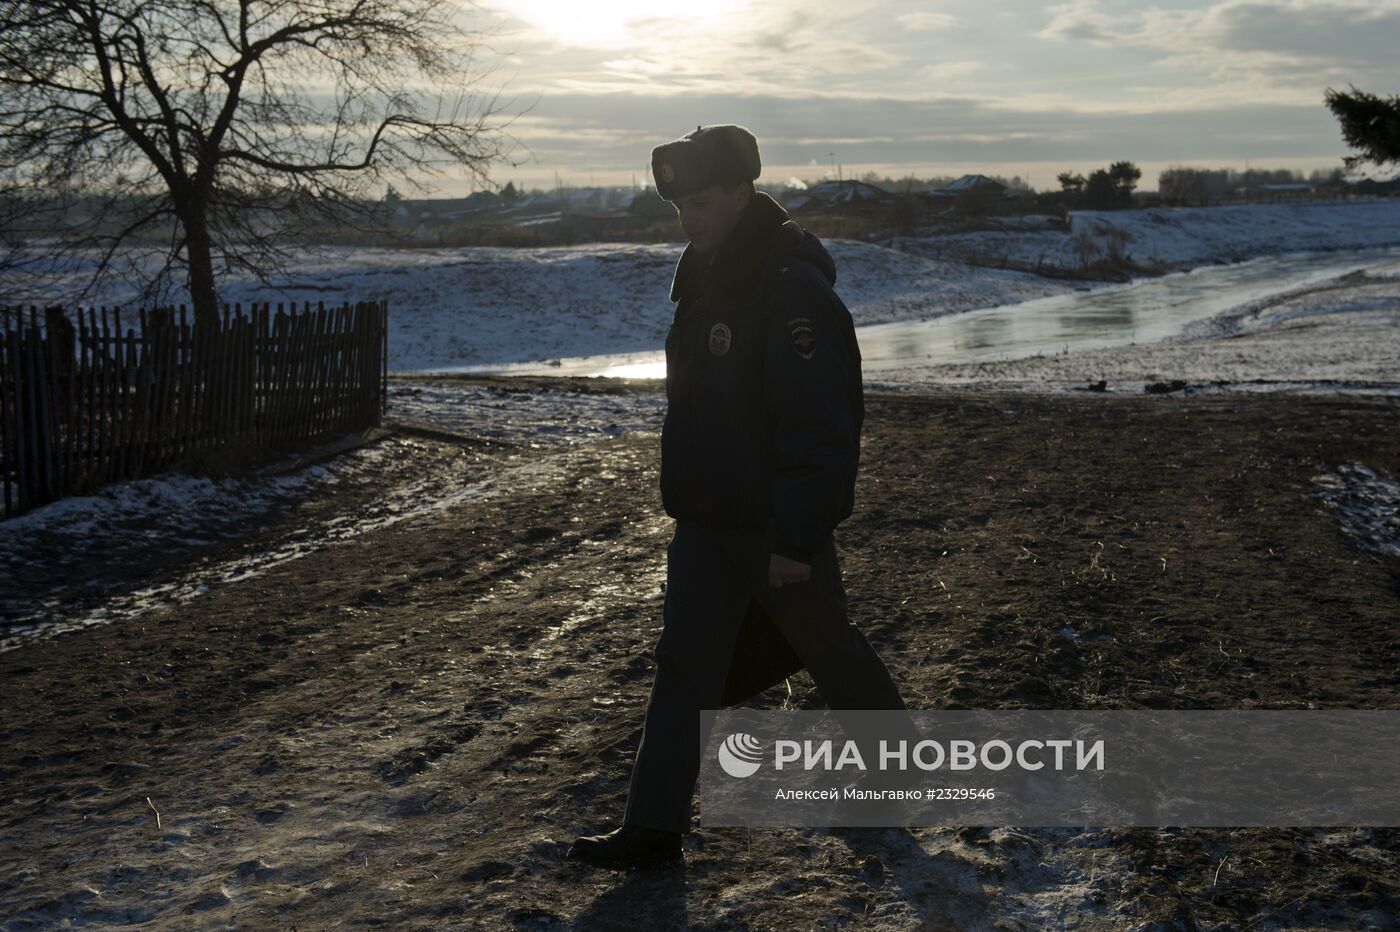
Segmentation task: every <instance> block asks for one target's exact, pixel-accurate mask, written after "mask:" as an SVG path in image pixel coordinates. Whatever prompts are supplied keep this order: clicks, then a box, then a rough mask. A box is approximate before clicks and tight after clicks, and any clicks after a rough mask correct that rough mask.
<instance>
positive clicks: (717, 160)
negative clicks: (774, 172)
mask: <svg viewBox="0 0 1400 932" xmlns="http://www.w3.org/2000/svg"><path fill="white" fill-rule="evenodd" d="M758 172H759V160H758V140H756V139H754V137H753V133H751V132H749V131H748V130H746V129H744V127H742V126H736V125H734V124H733V123H722V124H718V125H713V126H697V127H695V132H693V133H687V134H686V135H685V136H682V137H681V138H680V139H676V140H673V141H672V142H668V143H666V144H665V145H662V146H657V147H656V148H655V149H652V150H651V173H652V176H653V177H654V178H655V179H656V193H657V194H659V195H661V196H662V197H663V198H665V199H666V200H668V201H675V200H679V199H680V198H683V197H685V196H687V195H690V194H694V193H695V192H696V191H703V190H704V189H705V188H708V187H709V186H710V185H712V184H719V183H731V184H737V183H738V182H740V181H753V180H755V179H756V178H758Z"/></svg>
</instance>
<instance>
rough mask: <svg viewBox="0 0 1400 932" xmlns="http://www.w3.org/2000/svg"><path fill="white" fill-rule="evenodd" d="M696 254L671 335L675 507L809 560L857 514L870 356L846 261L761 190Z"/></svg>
mask: <svg viewBox="0 0 1400 932" xmlns="http://www.w3.org/2000/svg"><path fill="white" fill-rule="evenodd" d="M706 258H707V257H705V256H701V255H699V254H697V253H695V252H694V251H693V250H692V248H691V247H690V246H687V247H686V249H685V251H684V252H683V253H682V254H681V258H680V261H679V262H678V263H677V265H676V272H675V277H674V279H673V281H672V284H671V300H673V301H677V302H678V304H677V307H676V316H675V320H674V321H673V322H672V324H671V330H670V333H668V334H667V337H666V396H667V400H668V408H667V412H666V420H665V423H664V425H663V428H662V439H661V496H662V501H663V504H664V505H665V508H666V513H667V514H669V515H671V516H672V517H674V518H676V519H678V520H680V521H684V522H688V523H694V524H700V525H706V526H711V527H749V528H764V527H767V526H769V525H770V523H771V526H772V527H773V528H774V530H775V532H776V537H775V543H774V548H773V549H774V551H775V552H776V553H781V554H783V555H784V556H788V557H792V558H793V559H796V560H800V561H802V562H804V563H810V562H811V561H812V557H813V555H814V554H815V553H816V552H817V551H819V550H820V549H821V548H822V547H823V546H824V545H825V544H826V542H827V540H828V539H829V538H830V536H831V532H832V530H833V529H834V528H835V527H836V525H837V524H839V523H840V522H841V521H842V520H843V519H845V518H846V517H847V516H849V515H850V513H851V509H852V507H853V504H854V494H855V479H856V469H857V467H858V465H859V459H860V430H861V423H862V421H863V420H864V414H865V407H864V397H863V395H862V391H861V375H860V349H859V347H858V346H857V345H856V336H855V328H854V325H853V324H852V321H851V314H850V311H848V310H847V309H846V306H845V304H843V303H842V301H841V299H840V298H839V297H837V295H836V292H835V291H833V290H832V286H833V285H834V284H835V283H836V263H835V262H834V261H833V260H832V258H831V254H830V253H828V252H827V250H826V248H825V247H824V246H822V244H821V241H820V240H818V239H817V238H816V237H815V236H813V235H812V234H811V233H809V232H807V231H805V230H803V229H802V227H800V226H799V225H798V224H797V222H796V221H795V220H792V219H790V218H789V217H788V215H787V211H785V210H783V208H782V207H781V206H779V204H778V203H777V202H776V201H774V200H773V199H772V198H771V197H769V196H768V195H767V194H764V193H762V192H757V193H755V194H754V195H753V197H752V198H751V199H750V201H749V203H748V204H747V205H746V206H745V208H744V210H743V211H742V213H741V214H740V216H739V220H738V222H737V224H736V226H735V227H734V229H733V230H732V231H731V232H730V234H729V235H728V236H727V237H726V238H725V240H724V241H723V242H722V243H721V244H720V245H719V247H718V249H717V250H716V252H715V255H714V259H713V262H707V261H706Z"/></svg>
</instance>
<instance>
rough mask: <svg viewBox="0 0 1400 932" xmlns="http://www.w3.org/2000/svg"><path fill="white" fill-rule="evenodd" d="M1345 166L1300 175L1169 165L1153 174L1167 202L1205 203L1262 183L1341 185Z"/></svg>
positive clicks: (1256, 190) (1258, 187)
mask: <svg viewBox="0 0 1400 932" xmlns="http://www.w3.org/2000/svg"><path fill="white" fill-rule="evenodd" d="M1345 183H1346V170H1345V169H1343V168H1342V167H1341V166H1338V167H1336V168H1332V169H1327V170H1323V169H1320V168H1319V169H1314V170H1313V171H1312V172H1311V173H1309V174H1307V175H1304V174H1303V173H1302V172H1300V171H1293V170H1292V169H1287V168H1272V169H1270V168H1251V169H1249V170H1248V171H1236V170H1235V169H1233V168H1189V167H1186V166H1173V167H1171V168H1168V169H1167V170H1166V171H1164V172H1162V173H1161V174H1159V175H1158V176H1157V193H1158V195H1159V196H1160V197H1161V198H1162V200H1163V201H1164V202H1166V203H1168V204H1179V205H1187V204H1209V203H1210V202H1212V201H1217V200H1220V199H1221V198H1226V197H1234V196H1236V195H1238V194H1246V195H1248V194H1250V193H1255V194H1257V193H1260V192H1261V191H1263V190H1265V187H1264V186H1265V185H1285V184H1308V185H1312V186H1313V187H1326V186H1329V185H1343V184H1345Z"/></svg>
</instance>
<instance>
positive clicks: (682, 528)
mask: <svg viewBox="0 0 1400 932" xmlns="http://www.w3.org/2000/svg"><path fill="white" fill-rule="evenodd" d="M772 545H773V532H772V530H771V527H770V528H769V529H767V530H762V531H760V530H729V529H714V528H702V527H697V526H694V525H688V524H680V523H677V525H676V530H675V534H674V535H673V536H672V538H671V543H670V545H669V546H668V547H667V548H666V601H665V608H664V622H663V627H662V631H661V637H660V638H659V639H658V641H657V642H656V678H655V680H654V681H653V682H652V687H651V697H650V698H649V699H648V701H647V711H646V722H645V727H644V729H643V732H642V741H641V745H640V746H639V747H638V749H637V756H636V759H635V761H634V763H633V766H632V782H631V787H630V789H629V790H628V795H627V809H626V812H625V814H624V816H623V821H624V822H628V823H633V824H637V825H645V826H648V827H651V828H658V829H665V830H667V831H672V832H686V831H688V830H689V828H690V804H691V800H692V798H693V796H694V793H695V781H696V779H697V778H698V776H699V773H700V743H701V738H702V736H701V734H700V710H701V709H718V708H721V705H720V698H721V695H722V692H723V689H724V685H725V679H726V675H727V673H728V671H729V666H730V661H731V659H732V657H733V652H734V645H735V641H736V639H737V636H738V633H739V628H740V624H741V622H742V621H743V619H744V615H745V612H746V611H747V610H748V608H749V603H750V601H751V600H755V599H756V600H758V602H759V604H760V606H761V607H762V609H763V611H764V612H766V613H767V615H768V617H769V618H771V619H772V621H773V622H774V624H775V625H776V627H777V628H778V630H779V631H781V632H782V634H783V636H784V637H785V638H786V639H787V642H788V643H789V644H790V645H791V646H792V649H793V650H794V651H795V652H796V654H797V656H798V658H800V659H801V661H802V664H803V666H805V667H806V668H807V672H808V673H809V674H810V675H811V677H812V680H813V682H815V683H816V686H817V689H818V690H819V691H820V692H821V694H822V698H823V699H825V700H826V703H827V705H828V707H830V708H831V709H905V708H906V706H905V704H904V700H903V698H901V696H900V694H899V689H898V688H897V687H896V686H895V684H894V681H893V680H892V679H890V674H889V671H888V670H887V669H886V668H885V664H884V662H883V661H882V660H881V659H880V656H879V654H877V653H876V652H875V649H874V648H873V647H871V646H870V642H869V641H867V640H866V638H865V635H864V634H862V633H861V631H860V629H858V628H856V627H855V625H853V624H851V620H850V618H849V617H848V616H847V614H846V590H845V587H844V586H843V585H842V583H841V568H840V566H839V564H838V561H837V556H836V546H835V544H834V542H832V541H828V542H827V545H826V547H825V548H824V549H823V550H822V551H821V552H820V553H818V554H816V555H815V557H814V558H813V562H812V575H811V578H810V579H809V580H808V581H807V582H803V583H792V584H787V585H784V586H781V587H779V588H773V587H770V586H769V585H768V561H769V556H770V554H771V552H772V550H771V548H772Z"/></svg>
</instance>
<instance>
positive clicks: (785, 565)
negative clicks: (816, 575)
mask: <svg viewBox="0 0 1400 932" xmlns="http://www.w3.org/2000/svg"><path fill="white" fill-rule="evenodd" d="M811 578H812V564H810V563H799V562H798V561H796V560H793V559H790V558H789V557H785V556H783V555H782V554H780V553H775V554H772V555H771V556H769V558H768V585H770V586H772V587H773V588H774V589H777V588H780V587H781V586H783V585H784V584H790V583H802V582H806V581H807V580H809V579H811Z"/></svg>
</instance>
